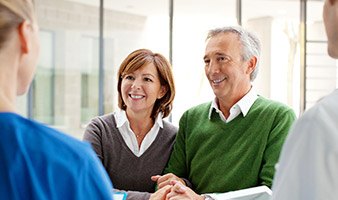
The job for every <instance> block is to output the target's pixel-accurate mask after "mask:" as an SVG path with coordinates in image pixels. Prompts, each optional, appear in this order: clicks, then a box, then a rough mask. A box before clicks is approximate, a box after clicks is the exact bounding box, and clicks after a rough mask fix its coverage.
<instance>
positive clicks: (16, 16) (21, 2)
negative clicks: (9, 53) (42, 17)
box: [0, 0, 35, 49]
mask: <svg viewBox="0 0 338 200" xmlns="http://www.w3.org/2000/svg"><path fill="white" fill-rule="evenodd" d="M33 4H34V3H33V0H0V49H2V47H3V46H4V44H5V43H6V41H7V39H8V37H9V35H10V33H11V32H12V31H13V30H14V29H16V28H17V27H18V26H19V25H20V24H21V23H22V22H24V21H31V22H33V21H35V15H34V5H33Z"/></svg>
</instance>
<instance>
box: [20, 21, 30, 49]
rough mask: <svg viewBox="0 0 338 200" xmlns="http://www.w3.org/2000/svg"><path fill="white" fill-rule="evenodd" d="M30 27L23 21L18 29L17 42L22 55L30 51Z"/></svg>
mask: <svg viewBox="0 0 338 200" xmlns="http://www.w3.org/2000/svg"><path fill="white" fill-rule="evenodd" d="M32 31H33V30H32V25H31V24H30V23H29V22H27V21H24V22H22V23H21V24H20V25H19V27H18V34H19V40H20V44H21V51H22V53H25V54H26V53H28V52H29V51H30V49H31V36H32Z"/></svg>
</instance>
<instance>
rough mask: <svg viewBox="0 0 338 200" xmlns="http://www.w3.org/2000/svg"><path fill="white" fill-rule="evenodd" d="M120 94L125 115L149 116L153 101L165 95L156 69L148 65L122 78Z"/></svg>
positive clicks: (150, 64) (152, 65)
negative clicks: (124, 105)
mask: <svg viewBox="0 0 338 200" xmlns="http://www.w3.org/2000/svg"><path fill="white" fill-rule="evenodd" d="M121 93H122V99H123V101H124V103H125V104H126V106H127V109H126V112H127V114H130V112H133V113H136V114H138V113H143V114H147V115H148V116H151V113H152V110H153V107H154V104H155V101H156V100H157V99H160V98H162V97H163V96H164V95H165V87H164V86H161V83H160V78H159V74H158V72H157V69H156V67H155V66H154V64H152V63H149V64H146V65H144V66H143V67H141V68H139V69H137V70H136V71H134V72H132V73H130V74H126V75H124V76H123V78H122V83H121Z"/></svg>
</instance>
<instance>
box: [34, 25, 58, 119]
mask: <svg viewBox="0 0 338 200" xmlns="http://www.w3.org/2000/svg"><path fill="white" fill-rule="evenodd" d="M40 42H41V51H40V60H39V63H38V67H37V71H36V74H35V77H34V80H33V83H32V92H33V118H34V119H36V120H38V121H41V122H43V123H46V124H54V75H55V73H54V60H53V56H54V55H53V49H54V35H53V33H52V32H49V31H44V30H40Z"/></svg>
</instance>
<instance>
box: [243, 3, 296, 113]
mask: <svg viewBox="0 0 338 200" xmlns="http://www.w3.org/2000/svg"><path fill="white" fill-rule="evenodd" d="M242 6H243V10H242V13H243V26H245V27H247V28H248V29H251V30H252V31H253V32H255V33H256V34H257V35H258V37H259V38H260V39H261V41H262V55H261V61H260V66H259V67H260V70H259V73H258V76H257V79H256V80H255V81H254V85H255V87H256V89H257V91H258V92H259V94H261V95H263V96H265V97H268V98H271V99H274V100H277V101H280V102H283V103H285V104H288V105H289V106H291V107H292V108H293V109H294V111H295V112H296V113H298V112H299V103H300V45H299V44H300V40H299V35H300V33H299V30H300V29H299V24H300V22H299V20H300V17H299V16H300V2H299V1H284V0H275V1H271V0H243V2H242ZM252 8H261V9H252ZM263 8H264V9H263Z"/></svg>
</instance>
